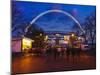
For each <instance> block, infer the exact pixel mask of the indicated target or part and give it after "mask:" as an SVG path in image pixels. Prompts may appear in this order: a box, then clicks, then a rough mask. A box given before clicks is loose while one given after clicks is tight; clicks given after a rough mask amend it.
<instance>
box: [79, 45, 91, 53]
mask: <svg viewBox="0 0 100 75" xmlns="http://www.w3.org/2000/svg"><path fill="white" fill-rule="evenodd" d="M81 50H82V51H87V50H90V47H89V45H87V44H82V45H81Z"/></svg>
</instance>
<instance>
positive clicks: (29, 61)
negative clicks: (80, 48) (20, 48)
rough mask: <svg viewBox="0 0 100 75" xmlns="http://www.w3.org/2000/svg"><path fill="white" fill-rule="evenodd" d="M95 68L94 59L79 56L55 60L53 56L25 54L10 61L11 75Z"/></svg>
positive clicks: (87, 56)
mask: <svg viewBox="0 0 100 75" xmlns="http://www.w3.org/2000/svg"><path fill="white" fill-rule="evenodd" d="M95 68H96V57H95V56H93V55H88V54H81V55H80V57H77V56H75V57H74V58H73V57H72V56H69V59H68V57H67V56H65V55H64V56H63V57H59V58H57V59H55V58H54V57H53V56H35V55H33V54H26V55H23V56H18V57H17V56H16V57H14V58H13V59H12V73H13V74H25V73H41V72H57V71H73V70H88V69H95Z"/></svg>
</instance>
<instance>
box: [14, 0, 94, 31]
mask: <svg viewBox="0 0 100 75" xmlns="http://www.w3.org/2000/svg"><path fill="white" fill-rule="evenodd" d="M13 3H15V4H16V7H17V9H18V10H19V11H20V12H21V14H22V16H23V18H24V20H25V21H27V22H31V21H32V20H33V19H34V18H35V17H36V16H38V15H39V14H40V13H42V12H44V11H47V10H52V9H57V10H63V11H65V12H68V13H70V14H71V15H72V16H73V17H74V18H76V19H77V20H78V21H79V22H80V23H83V22H84V21H85V18H86V17H87V16H89V15H90V14H91V13H93V12H95V11H96V7H95V6H88V5H73V4H56V3H43V2H25V1H13ZM16 23H22V20H21V21H19V22H16ZM35 24H37V25H38V26H39V27H40V28H42V29H43V30H44V31H66V32H67V31H72V30H71V28H72V26H73V24H74V21H73V20H72V19H71V18H70V17H68V16H66V15H64V14H61V13H48V14H45V15H44V16H42V17H41V18H39V19H38V20H37V21H36V22H35Z"/></svg>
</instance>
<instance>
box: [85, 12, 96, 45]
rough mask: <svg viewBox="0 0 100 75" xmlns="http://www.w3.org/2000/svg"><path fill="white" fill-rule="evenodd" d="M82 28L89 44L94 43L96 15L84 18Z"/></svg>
mask: <svg viewBox="0 0 100 75" xmlns="http://www.w3.org/2000/svg"><path fill="white" fill-rule="evenodd" d="M83 28H84V30H85V35H86V38H87V40H88V41H89V42H91V44H94V43H95V42H96V15H95V13H92V14H91V15H89V16H88V17H86V19H85V22H84V25H83Z"/></svg>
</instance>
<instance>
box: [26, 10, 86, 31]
mask: <svg viewBox="0 0 100 75" xmlns="http://www.w3.org/2000/svg"><path fill="white" fill-rule="evenodd" d="M51 12H57V13H62V14H65V15H66V16H69V17H70V18H71V19H72V20H74V21H75V22H76V23H77V25H78V27H79V28H80V29H81V30H82V32H83V33H85V31H84V29H83V28H82V27H81V25H80V23H79V22H78V21H77V20H76V19H75V18H74V17H73V16H72V15H71V14H69V13H68V12H65V11H63V10H56V9H53V10H47V11H45V12H42V13H41V14H39V15H38V16H36V17H35V18H34V19H33V20H32V21H31V22H30V25H29V26H27V27H26V29H25V32H27V30H28V28H29V27H30V26H31V25H32V24H33V23H34V22H35V21H37V20H38V19H39V18H40V17H42V16H43V15H45V14H47V13H51Z"/></svg>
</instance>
